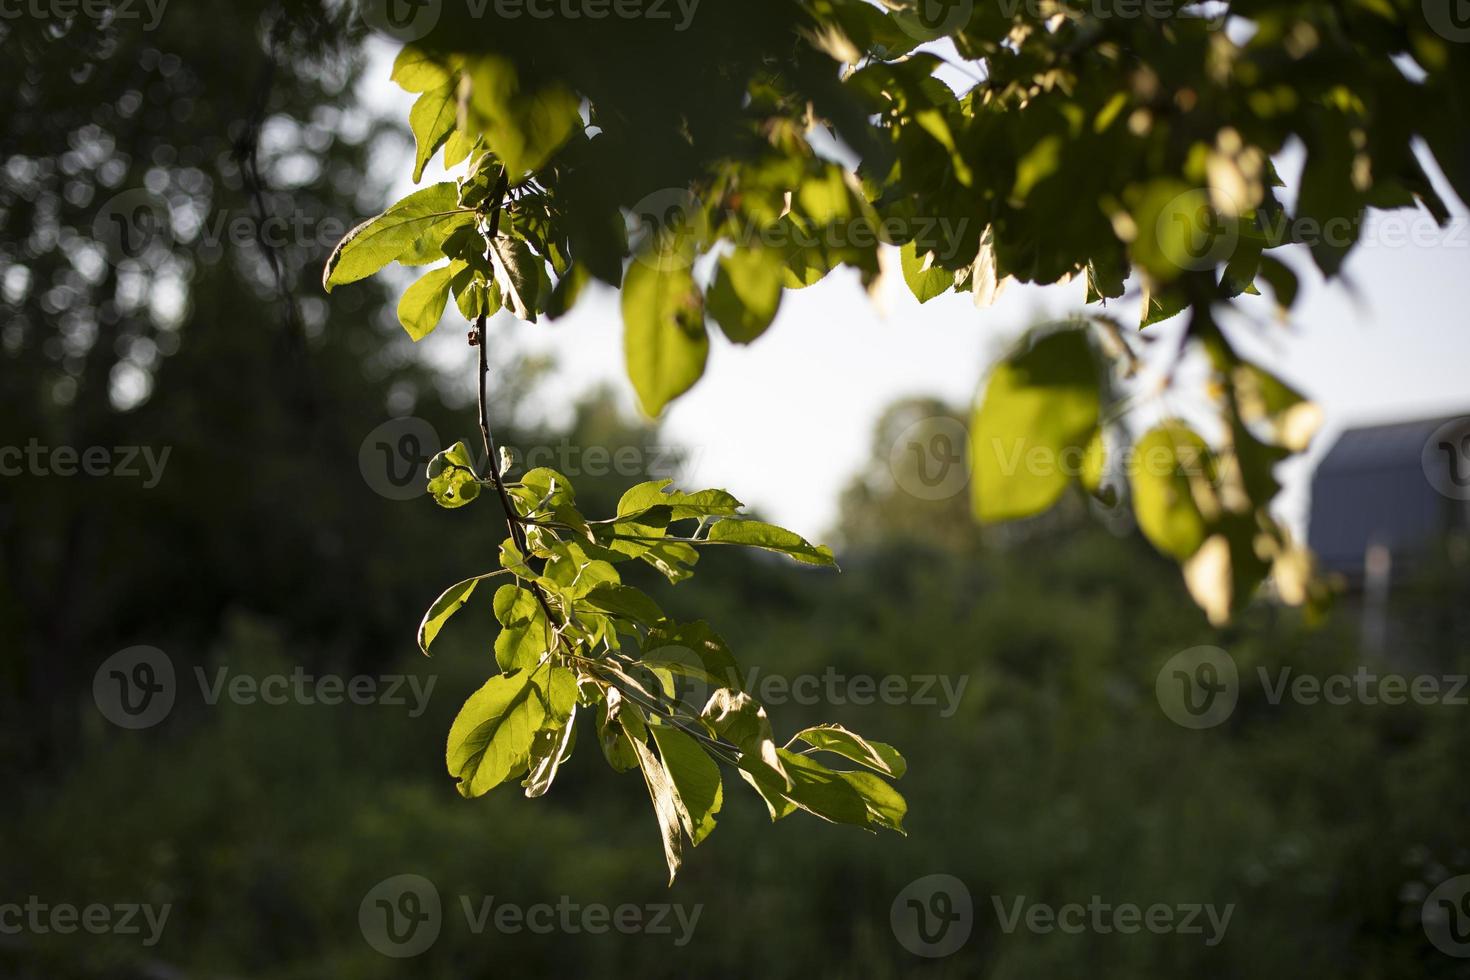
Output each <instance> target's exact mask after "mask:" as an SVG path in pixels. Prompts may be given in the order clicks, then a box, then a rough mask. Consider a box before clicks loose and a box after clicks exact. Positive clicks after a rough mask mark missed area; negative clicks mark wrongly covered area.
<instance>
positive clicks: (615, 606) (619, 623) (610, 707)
mask: <svg viewBox="0 0 1470 980" xmlns="http://www.w3.org/2000/svg"><path fill="white" fill-rule="evenodd" d="M504 475H505V474H504V473H496V474H491V475H490V477H489V478H483V477H480V476H478V475H477V473H476V470H475V466H474V461H473V460H472V458H471V456H470V452H469V450H468V449H467V448H466V447H465V445H464V444H463V443H458V444H456V445H455V446H453V447H452V448H450V449H447V450H445V451H444V452H442V453H440V454H439V455H438V456H436V457H435V458H434V460H433V461H432V462H431V464H430V468H429V476H430V483H429V490H430V493H431V494H433V496H434V499H435V500H436V501H437V502H438V503H439V504H440V505H441V506H444V507H463V506H465V505H467V504H469V503H471V502H472V501H474V500H475V499H476V498H477V497H479V495H480V491H481V489H482V487H485V486H494V487H495V488H496V492H499V491H500V490H502V489H503V491H504V494H503V496H504V499H506V500H508V501H509V502H510V511H509V513H510V514H512V515H513V516H512V517H511V520H510V527H511V532H512V533H511V535H510V536H509V537H508V538H506V540H505V541H504V543H503V544H502V545H501V546H500V568H499V569H498V570H496V571H493V572H489V573H486V574H484V575H479V576H476V577H475V578H472V579H468V580H466V581H463V582H459V583H457V584H455V585H453V586H451V587H450V588H448V589H447V590H445V592H444V593H443V595H441V596H440V597H439V599H438V600H437V601H435V603H434V604H433V606H431V607H430V609H429V610H428V612H427V613H426V614H425V616H424V620H423V623H422V625H421V626H420V628H419V645H420V647H421V648H422V649H423V651H424V652H425V653H426V654H427V653H428V652H429V649H430V647H431V645H432V644H433V642H434V640H435V638H436V637H437V636H438V635H439V632H440V630H442V629H443V627H444V625H445V623H446V622H448V620H449V619H450V617H452V616H453V615H454V614H455V613H456V612H458V611H459V610H460V609H462V608H463V607H464V605H465V603H467V602H468V601H469V600H470V598H471V597H472V596H473V595H474V593H475V592H476V590H477V589H478V588H479V587H480V586H481V584H482V583H490V582H492V581H494V580H496V579H499V578H502V577H504V578H508V579H509V580H510V581H507V582H506V584H503V585H501V586H499V588H497V589H496V591H495V593H494V598H493V605H494V611H495V617H496V619H497V620H498V621H499V623H500V626H501V630H500V633H499V634H498V636H497V637H496V640H495V659H496V662H497V663H498V665H499V667H500V673H498V674H496V675H495V676H493V677H491V678H490V679H489V680H488V681H487V682H486V683H485V685H484V687H482V688H480V690H479V691H477V692H476V693H475V694H473V695H472V696H471V697H470V698H469V700H468V701H466V702H465V705H464V707H463V708H462V709H461V710H460V713H459V716H458V717H457V718H456V719H455V721H454V725H453V727H452V728H451V729H450V732H449V743H448V748H447V752H446V762H447V764H448V768H449V773H450V775H451V776H453V777H454V778H455V779H456V780H457V781H458V786H459V791H460V793H462V794H463V795H464V796H466V797H477V796H480V795H482V794H484V793H486V792H488V791H489V790H491V789H493V788H494V787H495V786H498V785H500V784H501V783H503V782H505V781H507V780H510V779H514V778H517V777H523V778H522V779H521V785H522V786H523V787H524V788H525V791H526V796H528V797H537V796H541V795H542V794H544V793H545V792H546V791H547V790H548V789H549V788H550V787H551V783H552V780H554V779H555V778H556V774H557V771H558V769H559V768H560V766H561V765H562V763H564V762H565V761H566V759H567V758H568V757H569V756H570V755H571V753H572V750H573V748H574V747H575V745H576V737H577V736H576V731H577V730H576V719H577V716H578V714H579V713H584V712H585V713H586V714H587V715H588V716H590V717H592V718H593V719H594V724H595V730H596V737H597V740H598V744H599V745H600V746H601V748H602V752H603V754H604V756H605V757H606V758H607V761H608V764H609V765H611V766H612V767H613V768H614V769H616V770H618V771H619V772H623V771H627V770H630V769H634V768H637V769H640V770H641V771H642V773H643V778H644V781H645V782H646V783H647V786H648V792H649V795H650V796H651V797H652V799H653V809H654V812H655V814H656V816H657V817H658V821H659V827H660V830H661V833H662V837H663V846H664V856H665V858H666V859H667V861H668V865H669V875H670V881H671V882H672V881H673V876H674V875H675V874H676V873H677V872H678V869H679V866H680V864H681V862H682V850H683V841H684V838H686V837H687V838H688V840H689V841H690V843H691V844H695V845H697V844H699V843H700V842H701V841H703V840H704V839H705V838H706V837H708V836H709V834H710V832H711V831H712V830H714V827H715V818H716V816H717V815H718V813H719V812H720V808H721V805H722V803H723V800H724V789H723V785H722V781H721V777H720V769H719V765H718V763H725V764H728V765H730V766H733V767H734V768H735V770H736V771H738V772H739V773H740V776H741V777H742V778H743V779H744V780H745V781H746V782H747V783H749V784H750V785H751V786H752V787H754V788H755V790H756V792H757V793H759V794H760V796H761V798H762V799H763V800H765V803H766V805H767V807H768V808H769V810H770V813H771V818H772V819H773V820H776V819H779V818H781V817H784V816H787V815H788V814H790V813H793V812H794V811H796V810H798V809H801V810H806V811H807V812H809V813H813V814H815V815H817V816H819V817H821V818H823V819H824V820H829V821H831V822H833V823H845V824H853V825H856V826H859V827H864V828H866V829H868V830H872V831H876V830H879V829H889V830H895V831H899V832H902V830H903V827H902V821H903V816H904V813H905V810H906V805H905V803H904V800H903V797H902V796H900V795H899V794H898V793H897V792H896V791H895V790H894V789H893V787H892V786H890V785H889V784H888V782H886V781H885V779H884V778H883V777H885V776H886V777H889V778H898V777H900V776H902V775H903V773H904V770H905V768H906V766H905V763H904V760H903V757H902V756H901V755H899V753H898V752H897V751H896V750H895V749H893V748H892V747H891V746H888V745H885V744H883V743H881V742H872V741H869V740H867V739H864V738H863V737H862V736H860V735H857V734H855V733H853V732H851V731H848V730H847V729H845V728H842V727H840V726H836V725H824V726H819V727H814V728H808V729H806V730H804V731H801V732H798V733H797V734H796V735H794V736H793V737H792V738H791V739H790V740H789V741H788V742H787V743H786V744H785V745H783V746H777V744H776V742H775V741H774V738H773V736H772V732H771V724H770V721H769V719H768V718H767V716H766V711H765V709H764V707H762V706H761V705H760V703H759V702H758V701H756V700H755V699H754V698H753V697H751V695H750V694H749V693H748V692H747V691H745V690H743V689H742V684H741V679H740V678H741V675H740V672H739V670H738V668H737V666H736V662H735V659H734V657H733V656H732V655H731V653H730V650H729V648H728V647H727V646H726V645H725V642H724V641H723V640H722V639H721V638H720V637H719V636H718V635H717V634H716V633H715V632H714V631H713V630H712V629H710V627H709V626H708V625H707V624H705V623H703V622H692V623H680V622H676V621H674V620H672V619H670V618H669V617H668V616H666V615H665V614H664V612H663V610H662V609H660V608H659V606H658V604H657V603H656V602H655V601H654V600H653V599H652V598H651V597H650V596H649V595H648V594H647V593H645V592H643V591H641V590H640V589H637V588H635V587H633V586H630V585H626V584H624V583H623V582H622V579H621V576H620V575H619V574H618V571H617V568H616V567H615V566H616V565H618V564H620V563H623V562H628V561H635V560H636V561H643V562H646V563H647V564H648V565H650V566H652V567H653V568H655V569H657V570H658V571H659V572H660V573H661V574H663V575H664V576H665V577H667V578H668V580H669V581H670V582H671V583H676V582H679V581H682V580H683V579H686V578H688V577H689V576H690V575H691V574H693V572H692V566H693V565H694V563H695V562H696V561H697V560H698V558H699V549H700V548H703V547H708V546H712V545H745V546H749V547H754V548H763V549H766V550H769V551H773V552H779V553H782V554H785V555H789V556H790V557H791V558H794V559H795V560H797V561H799V562H804V563H807V564H812V565H828V566H830V565H832V564H833V560H832V553H831V552H830V551H829V550H828V549H826V548H824V547H818V546H814V545H812V544H810V543H808V542H807V541H805V540H804V539H802V538H801V537H800V536H798V535H796V534H794V533H792V532H790V531H787V530H785V529H783V528H779V527H776V526H774V525H771V524H767V523H764V522H761V521H757V520H752V519H749V518H745V517H742V516H740V511H741V509H742V506H741V504H740V502H739V501H738V500H736V499H735V498H734V497H732V496H731V495H730V494H728V493H726V492H725V491H723V490H703V491H699V492H697V493H682V492H678V491H672V490H670V489H669V483H670V482H671V481H668V480H662V481H653V482H648V483H642V484H639V485H637V486H635V487H633V488H631V489H630V490H628V492H627V493H625V494H624V495H623V497H622V499H621V500H620V501H619V503H618V508H617V514H616V515H615V516H614V517H611V518H608V519H606V520H600V521H588V520H587V519H586V518H585V517H583V516H582V514H581V513H580V512H579V511H578V510H577V507H576V502H575V497H574V495H573V490H572V486H571V484H570V483H569V482H568V481H567V479H566V477H564V476H562V475H561V474H560V473H557V472H556V471H554V470H550V469H535V470H531V471H530V472H528V473H526V474H525V475H524V476H522V477H521V478H520V480H519V481H517V482H514V483H507V482H503V479H502V478H503V477H504ZM684 528H688V529H689V530H688V533H687V534H680V533H675V532H676V529H684ZM650 739H651V742H650ZM816 752H825V753H830V754H832V755H835V756H837V757H839V758H841V759H844V760H846V761H847V762H850V763H857V764H858V765H860V766H863V767H866V769H867V770H871V771H862V770H856V771H852V770H846V769H831V768H829V767H828V766H826V765H824V764H822V763H821V762H819V761H818V760H817V759H815V758H813V757H812V756H813V753H816Z"/></svg>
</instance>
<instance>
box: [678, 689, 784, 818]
mask: <svg viewBox="0 0 1470 980" xmlns="http://www.w3.org/2000/svg"><path fill="white" fill-rule="evenodd" d="M700 719H701V720H702V721H703V722H704V723H705V724H706V725H707V726H709V729H710V731H712V732H714V733H715V735H717V736H718V737H720V738H722V739H724V740H725V741H727V742H729V743H731V744H732V745H734V746H736V747H737V748H738V749H740V753H741V757H742V758H741V762H740V764H741V768H742V769H746V770H748V771H750V772H752V773H758V774H762V775H763V776H764V777H765V778H768V779H770V780H773V781H774V782H775V783H776V784H777V785H779V786H781V787H783V788H789V787H790V783H791V781H790V777H789V776H788V775H787V774H786V767H785V766H784V765H783V764H782V762H781V755H780V752H779V751H778V750H777V748H776V742H775V739H773V738H772V737H771V720H770V719H769V718H767V717H766V709H765V708H763V707H761V705H760V703H759V702H758V701H756V700H755V699H754V698H752V697H751V696H750V695H749V694H746V693H745V692H744V691H736V690H732V689H730V688H727V687H721V688H716V689H715V692H714V693H713V694H712V695H710V699H709V703H708V704H706V705H705V706H704V710H703V711H702V712H701V713H700ZM768 802H769V801H768ZM772 819H776V818H775V816H774V814H773V815H772Z"/></svg>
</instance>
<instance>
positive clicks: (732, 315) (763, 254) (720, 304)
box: [709, 248, 785, 344]
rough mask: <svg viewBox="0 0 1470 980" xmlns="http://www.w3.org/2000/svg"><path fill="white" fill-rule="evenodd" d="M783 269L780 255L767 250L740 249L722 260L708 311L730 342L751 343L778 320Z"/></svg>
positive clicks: (712, 289) (711, 289) (711, 288)
mask: <svg viewBox="0 0 1470 980" xmlns="http://www.w3.org/2000/svg"><path fill="white" fill-rule="evenodd" d="M784 266H785V262H784V260H783V258H782V256H781V254H780V253H779V252H776V251H773V250H771V249H766V248H740V249H736V250H735V251H734V252H732V253H731V254H729V255H727V256H725V257H724V258H722V259H720V265H719V271H718V272H716V274H715V281H714V285H713V286H711V287H710V291H709V312H710V316H712V317H714V319H715V322H716V323H718V324H719V325H720V329H721V330H723V331H724V333H725V336H726V337H728V338H730V340H731V342H733V343H736V344H748V343H750V342H751V341H753V340H755V339H756V338H757V337H759V336H760V335H761V334H763V333H765V332H766V328H768V327H769V326H770V325H771V322H772V321H773V320H775V319H776V310H777V309H778V308H779V307H780V305H781V281H782V278H783V276H782V270H783V268H784Z"/></svg>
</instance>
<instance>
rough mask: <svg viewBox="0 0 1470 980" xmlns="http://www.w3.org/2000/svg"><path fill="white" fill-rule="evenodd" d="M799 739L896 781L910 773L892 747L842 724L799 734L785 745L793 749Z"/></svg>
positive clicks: (819, 749)
mask: <svg viewBox="0 0 1470 980" xmlns="http://www.w3.org/2000/svg"><path fill="white" fill-rule="evenodd" d="M798 740H800V741H803V742H805V743H806V744H808V745H810V746H811V747H812V748H813V749H816V750H818V751H822V752H832V753H834V754H836V755H840V756H842V757H843V758H845V759H851V760H852V761H853V762H856V763H858V764H859V765H863V766H867V767H868V768H869V769H873V770H876V771H877V772H881V773H882V774H883V775H885V776H890V777H892V778H894V779H898V778H899V777H901V776H902V775H903V774H904V773H905V772H906V771H908V763H906V762H905V761H904V758H903V756H902V755H900V754H899V752H898V750H897V749H895V748H894V747H893V746H891V745H887V744H885V743H883V742H870V741H868V740H867V739H865V738H863V737H862V736H861V735H859V734H857V733H856V732H851V731H848V730H847V729H846V728H843V727H842V726H841V725H818V726H817V727H815V728H807V729H804V730H802V731H799V732H797V733H796V734H795V735H794V736H792V738H791V741H790V742H787V743H786V747H787V748H788V749H789V748H791V746H792V744H793V743H795V742H796V741H798Z"/></svg>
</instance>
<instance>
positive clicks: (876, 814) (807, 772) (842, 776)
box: [740, 749, 908, 833]
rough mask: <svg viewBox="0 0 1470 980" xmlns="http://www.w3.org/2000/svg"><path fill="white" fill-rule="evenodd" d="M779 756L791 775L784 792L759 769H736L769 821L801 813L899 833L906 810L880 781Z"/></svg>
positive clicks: (793, 756) (899, 798) (792, 755)
mask: <svg viewBox="0 0 1470 980" xmlns="http://www.w3.org/2000/svg"><path fill="white" fill-rule="evenodd" d="M779 751H780V758H781V762H782V764H783V765H784V767H785V771H786V772H787V773H788V774H789V775H790V779H791V782H790V785H789V786H786V787H783V786H782V785H781V784H780V781H779V780H777V779H774V778H773V777H772V776H771V775H770V773H769V772H768V771H765V770H764V769H763V768H761V767H759V766H754V767H751V766H747V765H746V762H745V760H742V762H741V767H740V775H741V776H742V777H743V778H744V779H745V781H746V782H747V783H749V784H750V785H751V786H752V787H754V788H755V790H756V792H757V793H759V794H760V795H761V798H762V799H764V800H765V801H766V806H767V807H768V808H769V809H770V811H771V819H772V820H779V819H781V818H782V817H784V816H786V815H788V814H789V813H791V811H792V809H793V808H794V807H799V808H800V809H803V810H805V811H807V812H808V813H810V814H812V815H813V816H817V817H820V818H822V819H823V820H826V821H828V822H830V823H840V824H849V825H851V826H854V827H862V828H863V829H865V830H869V831H876V830H880V829H886V830H895V831H898V832H899V833H902V832H903V818H904V815H905V814H906V812H907V810H908V805H907V804H906V803H905V802H904V799H903V797H902V796H901V795H900V794H899V793H898V791H897V790H895V789H894V788H893V787H892V786H889V785H888V784H887V783H886V782H884V781H883V780H882V779H880V778H878V777H877V776H874V775H872V774H871V773H865V772H835V771H833V770H831V769H828V768H827V767H826V766H824V765H822V764H821V763H819V762H817V761H816V760H814V759H811V758H809V757H808V756H805V755H799V754H797V753H795V752H790V751H788V750H786V749H781V750H779Z"/></svg>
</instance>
